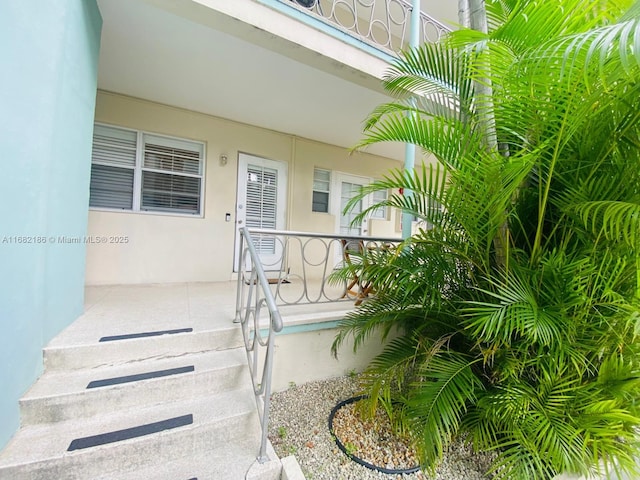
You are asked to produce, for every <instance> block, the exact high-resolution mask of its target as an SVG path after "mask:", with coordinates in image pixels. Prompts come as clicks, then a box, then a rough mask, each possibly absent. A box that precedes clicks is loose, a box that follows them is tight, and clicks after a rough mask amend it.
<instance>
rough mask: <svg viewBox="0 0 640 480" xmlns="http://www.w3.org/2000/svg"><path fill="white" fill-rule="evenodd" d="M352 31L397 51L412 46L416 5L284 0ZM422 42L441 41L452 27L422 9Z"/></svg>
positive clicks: (389, 0)
mask: <svg viewBox="0 0 640 480" xmlns="http://www.w3.org/2000/svg"><path fill="white" fill-rule="evenodd" d="M280 1H282V2H283V3H288V4H291V5H292V6H294V7H296V8H298V9H300V10H303V11H305V12H307V13H309V14H311V15H313V16H315V17H317V18H319V19H321V20H323V21H325V22H327V23H329V24H331V25H333V26H337V27H339V28H340V29H341V30H344V31H345V32H347V33H348V34H350V35H352V36H354V37H356V38H358V39H360V40H363V41H365V42H367V43H369V44H371V45H374V46H376V47H382V48H384V49H385V50H389V51H391V52H393V53H397V52H399V51H400V50H403V49H406V48H408V47H409V28H410V17H411V11H412V6H411V4H410V3H409V2H408V1H407V0H280ZM419 23H420V34H419V36H418V37H419V38H420V39H421V41H422V42H437V41H438V40H439V39H440V38H441V37H442V36H443V35H445V34H446V33H448V32H449V31H450V28H449V27H447V26H446V25H444V24H442V23H440V22H439V21H438V20H436V19H435V18H433V17H431V16H430V15H428V14H426V13H424V12H420V22H419Z"/></svg>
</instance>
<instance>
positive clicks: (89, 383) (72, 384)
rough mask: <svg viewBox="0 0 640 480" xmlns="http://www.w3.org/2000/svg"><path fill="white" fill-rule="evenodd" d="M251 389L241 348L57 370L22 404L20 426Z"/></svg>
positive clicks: (44, 377)
mask: <svg viewBox="0 0 640 480" xmlns="http://www.w3.org/2000/svg"><path fill="white" fill-rule="evenodd" d="M146 377H152V378H146ZM250 385H251V380H250V378H249V372H248V368H247V357H246V353H245V351H244V349H243V348H235V349H229V350H220V351H215V350H214V351H208V352H207V351H205V352H199V353H188V354H184V355H180V356H173V357H172V356H168V357H153V358H150V359H149V358H147V359H144V360H141V361H132V362H129V363H126V364H120V363H117V364H115V365H105V366H102V367H97V368H92V369H82V370H70V371H68V372H65V371H59V370H54V371H53V372H46V373H45V374H44V375H42V376H41V377H40V378H39V379H38V381H37V382H36V383H35V384H34V385H33V386H32V387H31V389H30V390H29V391H28V392H27V393H26V395H25V396H24V397H23V398H22V399H21V400H20V407H21V418H22V425H23V426H27V425H35V424H39V423H50V422H59V421H66V420H73V419H75V420H80V419H84V418H88V417H91V416H94V415H101V414H103V413H104V412H110V411H120V410H124V409H130V408H135V407H143V406H145V405H146V406H152V405H156V404H161V403H166V402H174V401H178V400H181V399H183V400H189V399H191V398H194V397H199V396H207V395H213V394H216V393H220V392H223V391H225V390H231V389H238V388H246V387H249V386H250ZM88 387H91V388H88Z"/></svg>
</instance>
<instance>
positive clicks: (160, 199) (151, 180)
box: [140, 134, 203, 215]
mask: <svg viewBox="0 0 640 480" xmlns="http://www.w3.org/2000/svg"><path fill="white" fill-rule="evenodd" d="M202 159H203V146H202V144H198V143H195V142H188V141H183V140H178V139H173V138H165V137H159V136H156V135H147V134H145V135H144V154H143V169H142V196H141V199H140V205H141V208H142V209H143V210H152V211H163V212H179V213H191V214H194V215H196V214H199V213H200V208H201V205H200V202H201V200H200V199H201V193H202V163H203V162H202Z"/></svg>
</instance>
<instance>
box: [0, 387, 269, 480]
mask: <svg viewBox="0 0 640 480" xmlns="http://www.w3.org/2000/svg"><path fill="white" fill-rule="evenodd" d="M189 416H192V417H191V418H192V423H190V424H189V423H188V419H189ZM168 419H174V421H175V419H181V420H185V419H186V422H187V424H185V425H183V426H179V427H177V428H171V429H165V430H163V431H157V432H155V433H149V434H146V435H142V436H137V437H136V438H126V439H122V440H119V441H112V442H110V443H104V444H98V445H95V446H87V445H86V443H92V442H94V441H96V439H95V438H94V436H96V435H107V436H109V437H112V438H110V439H111V440H114V438H113V437H120V438H122V437H123V436H124V437H126V436H127V435H129V436H130V435H131V431H130V430H129V431H126V430H125V429H132V428H135V427H141V426H146V427H143V428H145V429H147V430H149V429H150V428H152V426H153V425H154V424H156V426H157V424H158V422H163V421H166V420H168ZM259 431H260V426H259V421H258V418H257V413H256V405H255V400H254V397H253V393H252V391H251V389H250V388H244V389H238V390H230V391H226V392H222V393H219V394H217V395H212V396H210V397H202V398H197V399H193V400H191V401H183V400H182V401H176V402H169V403H164V404H160V405H156V406H153V407H147V408H132V409H126V410H122V409H121V410H117V411H114V412H113V414H106V413H105V414H103V415H98V416H95V417H93V418H88V419H83V420H82V421H74V420H68V421H63V422H56V423H53V424H43V425H33V426H27V427H24V428H22V429H21V430H20V431H19V432H18V433H17V434H16V436H15V437H14V438H13V439H12V440H11V442H10V443H9V445H8V446H7V447H6V448H5V450H4V451H3V452H2V453H1V454H0V479H3V480H9V479H11V480H52V479H56V480H66V479H89V478H91V479H96V478H105V479H106V478H111V479H120V478H126V477H124V475H125V474H126V475H129V474H132V475H133V474H134V473H135V472H136V471H144V470H147V471H150V469H155V468H160V469H161V468H162V465H163V464H170V463H172V462H180V461H182V460H185V461H187V462H188V461H189V460H188V457H190V458H192V459H198V458H202V457H207V458H209V459H210V461H211V465H214V464H215V465H218V464H219V465H221V466H220V467H215V468H217V469H218V471H226V470H227V469H230V468H231V467H230V466H231V465H233V477H230V476H226V475H222V476H218V473H215V472H214V473H212V475H214V476H212V477H211V478H221V479H222V478H225V479H226V478H234V477H235V476H236V475H238V474H239V473H240V472H242V471H245V472H246V470H247V469H248V468H249V467H250V465H251V464H252V463H253V461H254V460H255V456H256V454H257V451H258V448H259V438H260V435H259ZM116 432H117V433H116ZM138 433H139V432H138ZM74 440H75V442H74ZM102 440H103V441H104V438H103V439H102ZM72 442H74V443H72ZM78 442H80V443H78ZM83 443H84V444H85V445H83ZM73 446H77V447H82V448H77V449H72V450H71V451H69V450H68V449H69V447H73ZM214 470H215V469H214ZM190 475H192V474H191V473H189V472H185V475H184V476H178V477H173V478H184V479H185V480H188V479H190V478H194V477H193V476H190ZM132 478H135V477H132ZM147 478H163V477H147ZM195 478H198V479H199V480H202V479H201V478H200V477H195ZM205 478H206V477H205ZM235 478H244V477H243V476H240V477H235Z"/></svg>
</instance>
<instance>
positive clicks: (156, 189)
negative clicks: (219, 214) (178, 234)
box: [141, 171, 200, 214]
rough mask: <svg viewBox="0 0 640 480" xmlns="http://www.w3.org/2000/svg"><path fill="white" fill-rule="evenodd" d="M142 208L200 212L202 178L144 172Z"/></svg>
mask: <svg viewBox="0 0 640 480" xmlns="http://www.w3.org/2000/svg"><path fill="white" fill-rule="evenodd" d="M141 205H142V208H143V209H145V210H155V211H169V212H182V213H193V214H197V213H200V178H197V177H184V176H179V175H171V174H166V173H158V172H147V171H143V172H142V199H141Z"/></svg>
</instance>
